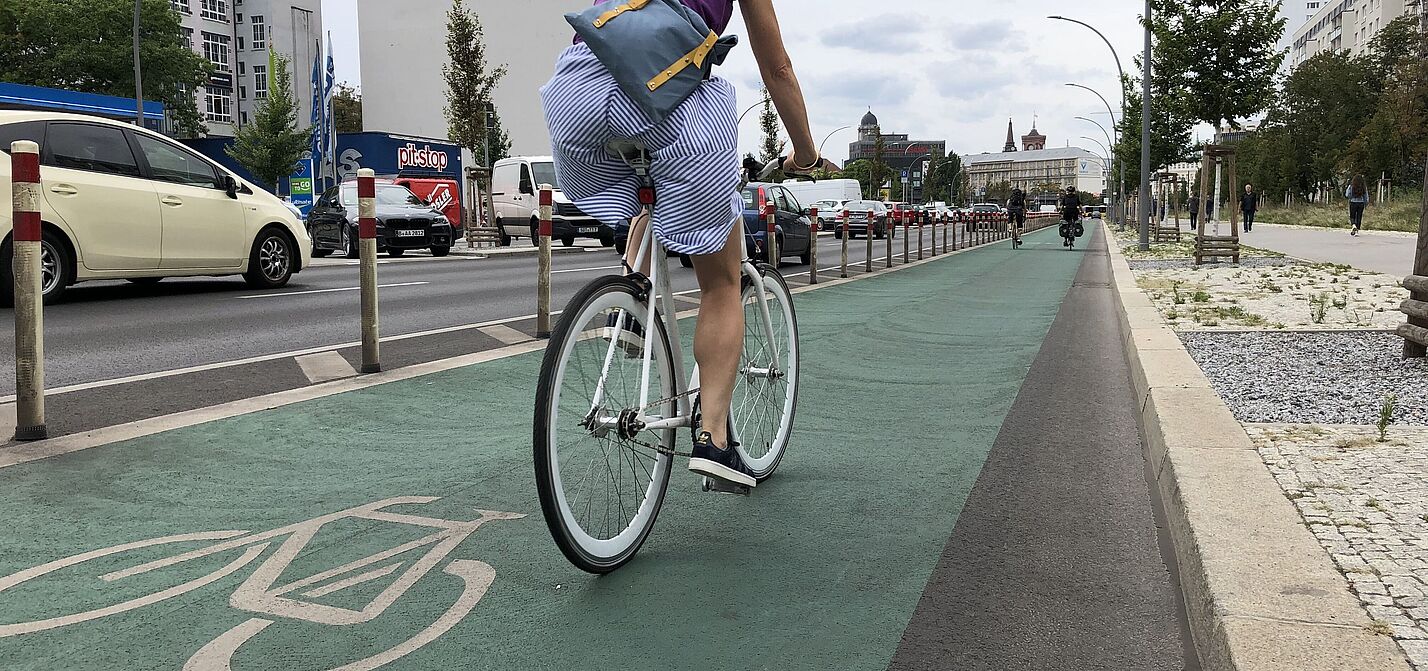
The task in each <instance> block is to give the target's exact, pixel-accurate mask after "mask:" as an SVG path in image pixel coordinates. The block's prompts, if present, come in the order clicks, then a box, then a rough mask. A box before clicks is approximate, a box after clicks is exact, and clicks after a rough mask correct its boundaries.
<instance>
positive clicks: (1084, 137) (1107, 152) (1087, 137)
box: [1081, 135, 1111, 165]
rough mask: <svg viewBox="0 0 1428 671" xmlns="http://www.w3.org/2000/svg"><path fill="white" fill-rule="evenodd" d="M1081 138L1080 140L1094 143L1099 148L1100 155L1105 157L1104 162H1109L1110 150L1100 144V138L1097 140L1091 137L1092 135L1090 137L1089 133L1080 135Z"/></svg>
mask: <svg viewBox="0 0 1428 671" xmlns="http://www.w3.org/2000/svg"><path fill="white" fill-rule="evenodd" d="M1081 139H1082V140H1090V141H1092V142H1094V143H1096V146H1097V147H1100V148H1101V155H1102V156H1105V157H1106V163H1107V164H1108V165H1109V164H1110V161H1111V151H1110V150H1109V149H1106V145H1104V144H1101V141H1100V140H1097V139H1096V138H1093V137H1091V136H1090V135H1082V136H1081Z"/></svg>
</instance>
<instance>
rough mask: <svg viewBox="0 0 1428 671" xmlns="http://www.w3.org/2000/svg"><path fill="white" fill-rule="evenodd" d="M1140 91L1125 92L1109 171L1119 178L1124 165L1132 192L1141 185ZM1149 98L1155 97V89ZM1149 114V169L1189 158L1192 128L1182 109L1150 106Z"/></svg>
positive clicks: (1128, 90)
mask: <svg viewBox="0 0 1428 671" xmlns="http://www.w3.org/2000/svg"><path fill="white" fill-rule="evenodd" d="M1152 86H1154V82H1153V80H1152ZM1140 91H1141V89H1140V87H1139V86H1134V85H1131V86H1128V87H1127V89H1126V105H1125V107H1124V108H1122V109H1121V119H1120V123H1119V125H1118V128H1119V129H1120V135H1121V141H1120V143H1119V144H1117V145H1116V146H1115V154H1114V157H1113V161H1114V162H1115V163H1116V165H1113V166H1112V168H1111V173H1112V174H1115V175H1119V174H1120V173H1119V169H1120V167H1119V166H1120V164H1122V163H1123V164H1124V165H1125V169H1126V184H1127V188H1128V189H1130V190H1131V192H1132V193H1134V192H1135V189H1134V188H1133V186H1132V185H1135V184H1139V183H1140V134H1141V122H1140V119H1141V104H1140V101H1141V93H1140ZM1151 96H1152V99H1155V98H1156V92H1155V91H1154V90H1152V91H1151ZM1150 111H1151V118H1150V166H1151V170H1153V171H1158V170H1160V169H1161V168H1164V167H1166V166H1168V165H1171V164H1172V163H1179V162H1181V161H1184V160H1188V159H1190V158H1192V157H1193V155H1194V151H1193V148H1192V147H1191V146H1190V131H1191V128H1192V127H1193V126H1192V123H1191V122H1190V121H1189V120H1188V119H1187V118H1186V117H1184V116H1183V110H1181V109H1177V108H1176V107H1174V106H1170V105H1152V106H1151V109H1150ZM1063 188H1065V187H1064V186H1063Z"/></svg>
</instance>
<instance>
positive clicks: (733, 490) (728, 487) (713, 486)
mask: <svg viewBox="0 0 1428 671" xmlns="http://www.w3.org/2000/svg"><path fill="white" fill-rule="evenodd" d="M703 489H704V491H706V492H714V493H716V494H734V495H737V496H752V495H753V489H752V488H750V487H746V486H744V485H740V484H736V483H733V482H725V481H723V480H716V479H714V478H710V477H706V478H704V486H703Z"/></svg>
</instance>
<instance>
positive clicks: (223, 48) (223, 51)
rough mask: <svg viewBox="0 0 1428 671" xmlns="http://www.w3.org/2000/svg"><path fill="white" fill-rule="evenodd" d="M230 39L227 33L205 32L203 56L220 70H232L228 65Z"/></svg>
mask: <svg viewBox="0 0 1428 671" xmlns="http://www.w3.org/2000/svg"><path fill="white" fill-rule="evenodd" d="M229 40H230V38H229V37H228V36H227V35H218V34H216V33H208V32H205V33H204V34H203V56H204V58H207V59H208V62H209V63H212V64H213V65H214V67H217V68H218V71H219V72H232V69H230V68H229V66H228V44H229Z"/></svg>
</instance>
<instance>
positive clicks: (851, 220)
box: [833, 200, 891, 240]
mask: <svg viewBox="0 0 1428 671" xmlns="http://www.w3.org/2000/svg"><path fill="white" fill-rule="evenodd" d="M844 209H846V210H848V237H849V238H856V237H858V235H859V234H860V233H861V234H862V235H867V234H868V229H870V228H871V229H872V232H873V236H875V237H877V238H879V239H881V238H882V237H883V236H884V235H887V232H888V216H889V214H890V213H891V210H889V209H888V206H887V205H885V204H883V203H881V202H879V201H876V200H854V201H850V202H849V203H848V204H847V205H845V206H844ZM869 212H872V222H871V223H869V221H868V218H869V217H868V213H869ZM839 223H840V224H841V223H842V222H841V220H840V222H839ZM833 237H835V238H837V239H839V240H842V239H843V227H842V226H838V227H837V228H834V229H833Z"/></svg>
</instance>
